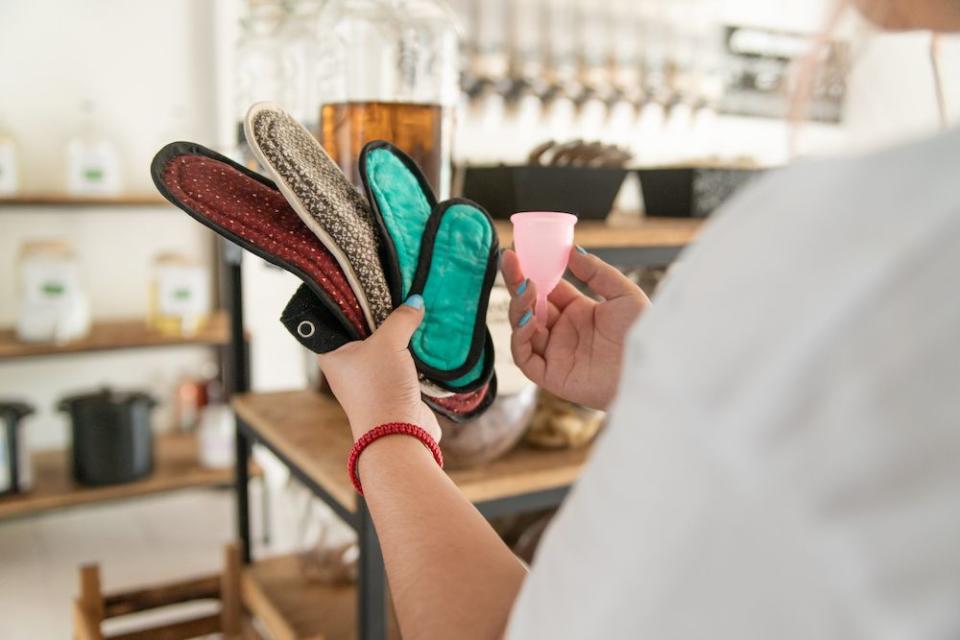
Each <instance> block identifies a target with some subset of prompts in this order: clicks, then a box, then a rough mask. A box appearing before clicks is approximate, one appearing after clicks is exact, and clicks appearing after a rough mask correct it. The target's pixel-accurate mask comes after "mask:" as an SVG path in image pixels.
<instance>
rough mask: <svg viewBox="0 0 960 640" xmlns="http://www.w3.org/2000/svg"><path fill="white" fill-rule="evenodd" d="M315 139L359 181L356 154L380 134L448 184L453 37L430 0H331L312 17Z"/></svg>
mask: <svg viewBox="0 0 960 640" xmlns="http://www.w3.org/2000/svg"><path fill="white" fill-rule="evenodd" d="M320 35H321V41H322V42H323V43H325V44H324V51H323V54H322V55H323V59H322V62H321V68H322V70H323V72H322V77H321V79H320V92H319V96H320V101H321V105H320V142H321V143H322V144H323V146H324V148H325V149H326V150H327V152H328V153H329V154H330V156H331V157H332V158H333V159H334V161H336V162H337V164H339V165H340V167H341V169H343V171H344V173H345V174H346V175H347V176H348V177H349V178H350V179H351V180H352V181H353V182H354V184H357V185H359V184H360V180H359V174H358V168H357V158H358V156H359V154H360V150H361V149H362V148H363V145H364V144H366V143H367V142H369V141H370V140H377V139H380V140H387V141H388V142H391V143H393V144H394V145H396V146H397V147H399V148H400V149H402V150H403V151H405V152H406V153H408V154H409V155H410V156H411V157H412V158H413V159H414V160H415V161H416V162H417V164H419V165H420V167H421V168H422V169H423V171H424V174H425V175H426V177H427V180H429V181H430V183H431V185H432V186H433V188H434V189H435V190H436V192H437V194H438V195H439V196H440V197H442V198H443V197H447V196H448V195H449V190H450V175H451V170H452V168H451V146H452V138H453V129H454V109H455V107H456V104H457V102H458V101H459V96H460V90H459V62H458V37H457V31H456V27H455V22H454V18H453V14H452V13H451V12H450V10H449V8H448V7H447V6H446V4H445V3H443V2H441V1H438V0H332V1H331V2H330V3H329V4H328V5H327V6H326V7H325V8H324V10H323V12H322V13H321V16H320Z"/></svg>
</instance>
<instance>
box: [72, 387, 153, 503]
mask: <svg viewBox="0 0 960 640" xmlns="http://www.w3.org/2000/svg"><path fill="white" fill-rule="evenodd" d="M156 405H157V401H156V400H154V399H153V398H152V397H151V396H150V395H148V394H146V393H142V392H137V391H134V392H130V393H117V392H114V391H112V390H110V389H103V390H101V391H98V392H96V393H89V394H85V395H77V396H71V397H69V398H64V399H63V400H61V401H60V402H59V403H58V404H57V409H58V410H60V411H66V412H68V413H69V414H70V423H71V431H72V433H73V448H72V467H73V478H74V480H76V481H77V482H79V483H82V484H88V485H104V484H120V483H123V482H131V481H133V480H138V479H140V478H142V477H144V476H146V475H148V474H149V473H150V472H151V471H153V431H152V429H151V426H150V413H151V411H152V410H153V408H154V407H155V406H156Z"/></svg>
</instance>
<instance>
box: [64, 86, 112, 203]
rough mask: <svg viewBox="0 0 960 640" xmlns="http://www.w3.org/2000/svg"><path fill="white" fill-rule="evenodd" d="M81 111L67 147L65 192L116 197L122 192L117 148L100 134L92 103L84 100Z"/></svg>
mask: <svg viewBox="0 0 960 640" xmlns="http://www.w3.org/2000/svg"><path fill="white" fill-rule="evenodd" d="M81 109H82V121H81V125H80V129H79V131H78V132H77V135H76V136H75V137H74V138H73V139H71V140H70V142H69V143H68V144H67V192H68V193H71V194H75V195H116V194H118V193H120V191H121V179H120V157H119V154H118V153H117V149H116V147H115V146H114V144H113V143H112V142H111V141H110V140H109V139H107V138H106V137H104V136H103V135H102V134H101V133H100V132H99V130H98V128H97V125H96V119H95V107H94V104H93V102H92V101H90V100H86V101H84V103H83V105H82V107H81Z"/></svg>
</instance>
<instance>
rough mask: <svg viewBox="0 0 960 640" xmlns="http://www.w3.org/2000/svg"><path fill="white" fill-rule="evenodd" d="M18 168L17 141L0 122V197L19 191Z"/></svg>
mask: <svg viewBox="0 0 960 640" xmlns="http://www.w3.org/2000/svg"><path fill="white" fill-rule="evenodd" d="M19 168H20V167H19V155H18V154H17V141H16V140H14V138H13V134H12V133H11V132H9V131H7V130H6V128H5V127H4V126H3V123H2V122H0V196H12V195H15V194H16V193H17V191H19V190H20V173H19Z"/></svg>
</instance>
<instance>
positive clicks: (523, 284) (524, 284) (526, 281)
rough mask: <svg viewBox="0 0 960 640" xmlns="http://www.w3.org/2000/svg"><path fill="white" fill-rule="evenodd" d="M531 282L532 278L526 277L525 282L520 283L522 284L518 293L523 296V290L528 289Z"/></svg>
mask: <svg viewBox="0 0 960 640" xmlns="http://www.w3.org/2000/svg"><path fill="white" fill-rule="evenodd" d="M528 284H530V278H524V279H523V282H521V283H520V286H519V287H517V295H518V296H522V295H523V292H524V291H526V290H527V285H528Z"/></svg>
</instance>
